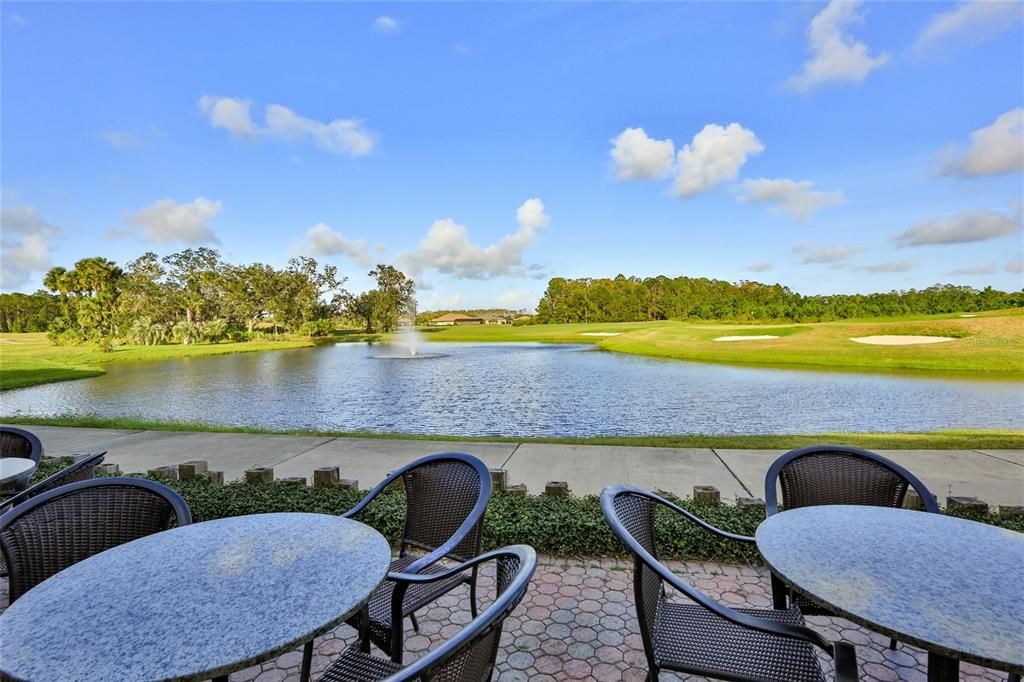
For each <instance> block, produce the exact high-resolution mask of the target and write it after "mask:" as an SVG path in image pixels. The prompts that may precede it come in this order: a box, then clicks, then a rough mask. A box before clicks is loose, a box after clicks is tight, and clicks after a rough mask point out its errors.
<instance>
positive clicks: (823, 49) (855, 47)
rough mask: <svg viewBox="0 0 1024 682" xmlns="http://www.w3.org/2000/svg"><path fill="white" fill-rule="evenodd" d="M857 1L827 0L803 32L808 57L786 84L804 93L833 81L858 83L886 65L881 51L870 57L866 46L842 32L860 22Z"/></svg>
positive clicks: (860, 16) (885, 57) (884, 56)
mask: <svg viewBox="0 0 1024 682" xmlns="http://www.w3.org/2000/svg"><path fill="white" fill-rule="evenodd" d="M859 7H860V0H831V1H830V2H829V3H828V6H827V7H825V9H823V10H822V11H821V12H820V13H819V14H818V15H817V16H815V17H814V18H813V19H812V20H811V25H810V26H809V27H808V29H807V42H808V46H809V47H810V51H811V56H810V58H809V59H808V60H807V61H806V62H804V68H803V71H802V72H801V73H799V74H797V75H794V76H790V77H789V78H788V79H787V81H786V84H787V85H788V86H789V87H790V88H792V89H794V90H797V91H800V92H806V91H807V90H810V89H811V88H813V87H815V86H816V85H820V84H822V83H828V82H833V81H845V82H853V83H860V82H862V81H863V80H864V79H865V78H867V76H868V74H869V73H871V72H872V71H874V70H875V69H877V68H879V67H882V66H885V65H886V64H887V63H888V62H889V55H888V54H887V53H885V52H880V53H879V54H877V55H875V56H872V55H871V54H870V53H869V51H868V46H867V45H865V44H864V43H862V42H859V41H857V40H856V39H855V38H854V37H853V36H851V35H850V34H849V33H848V32H846V30H845V29H846V28H847V27H848V26H849V25H851V24H858V23H861V22H863V21H864V15H863V14H861V13H860V12H858V9H859Z"/></svg>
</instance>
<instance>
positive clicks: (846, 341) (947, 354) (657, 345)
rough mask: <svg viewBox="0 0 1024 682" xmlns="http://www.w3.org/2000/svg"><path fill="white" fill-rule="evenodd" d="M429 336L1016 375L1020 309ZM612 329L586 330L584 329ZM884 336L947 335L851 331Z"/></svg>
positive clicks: (449, 331) (1021, 374)
mask: <svg viewBox="0 0 1024 682" xmlns="http://www.w3.org/2000/svg"><path fill="white" fill-rule="evenodd" d="M424 331H425V332H426V336H427V338H428V339H430V340H432V341H495V342H500V341H542V342H548V343H593V344H597V345H598V346H600V347H601V348H604V349H606V350H611V351H617V352H621V353H632V354H636V355H650V356H656V357H664V358H674V359H678V360H694V361H700V362H716V363H726V364H744V365H763V366H775V367H807V368H814V369H835V370H843V371H882V372H890V371H903V372H928V373H936V374H950V375H970V376H971V377H972V378H986V377H989V378H1000V379H1003V378H1005V379H1019V378H1024V311H1022V310H1007V311H994V312H989V313H979V314H978V315H977V316H976V317H969V318H965V317H961V316H960V315H934V316H922V317H916V318H899V319H896V320H881V321H880V320H853V321H843V322H823V323H814V324H792V325H779V324H774V325H737V324H723V323H703V322H698V323H693V322H676V321H665V322H630V323H609V324H553V325H530V326H523V327H506V326H497V325H495V326H468V325H467V326H459V327H432V328H428V329H426V330H424ZM602 333H607V334H617V336H591V335H589V334H602ZM761 334H765V335H774V336H779V337H780V338H778V339H770V340H759V341H755V340H752V341H731V342H721V341H715V340H714V339H715V338H716V337H719V336H743V335H761ZM885 334H901V335H903V334H914V335H923V336H951V337H955V338H956V340H955V341H949V342H946V343H940V344H930V345H914V346H870V345H864V344H860V343H855V342H853V341H851V340H850V339H851V338H852V337H860V336H873V335H885Z"/></svg>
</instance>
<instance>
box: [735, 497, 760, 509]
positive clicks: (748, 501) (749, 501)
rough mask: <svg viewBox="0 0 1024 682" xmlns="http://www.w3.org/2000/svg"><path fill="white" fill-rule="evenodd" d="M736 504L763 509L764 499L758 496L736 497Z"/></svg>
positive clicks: (747, 507)
mask: <svg viewBox="0 0 1024 682" xmlns="http://www.w3.org/2000/svg"><path fill="white" fill-rule="evenodd" d="M736 506H737V507H741V508H743V509H760V510H761V511H764V500H762V499H761V498H760V497H737V498H736Z"/></svg>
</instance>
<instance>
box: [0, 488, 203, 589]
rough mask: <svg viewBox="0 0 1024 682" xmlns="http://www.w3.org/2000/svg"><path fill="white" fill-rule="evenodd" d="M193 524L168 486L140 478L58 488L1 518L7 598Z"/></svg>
mask: <svg viewBox="0 0 1024 682" xmlns="http://www.w3.org/2000/svg"><path fill="white" fill-rule="evenodd" d="M172 518H174V519H176V520H177V523H178V525H179V526H183V525H186V524H188V523H191V522H192V514H191V513H190V512H189V509H188V505H187V504H186V503H185V500H183V499H182V498H181V496H180V495H178V493H176V492H174V491H173V490H171V489H170V488H168V487H167V486H164V485H161V484H159V483H155V482H153V481H148V480H145V479H140V478H127V477H116V478H96V479H92V480H87V481H79V482H77V483H71V484H69V485H62V486H60V487H58V488H54V489H53V490H50V491H48V492H45V493H42V494H41V495H37V496H36V497H33V498H32V499H30V500H28V501H27V502H25V503H24V504H20V505H18V506H17V507H15V508H13V509H11V510H10V511H8V512H6V513H4V514H3V515H0V552H2V553H3V557H4V560H5V561H6V562H7V568H8V571H9V575H10V583H9V589H10V600H11V602H14V600H15V599H17V598H18V597H20V596H21V595H23V594H24V593H25V592H27V591H28V590H30V589H32V587H34V586H35V585H38V584H39V583H41V582H42V581H44V580H46V579H47V578H49V577H50V576H51V575H53V574H55V573H57V572H59V571H62V570H64V569H65V568H67V567H68V566H71V565H72V564H75V563H78V562H79V561H82V560H83V559H87V558H88V557H90V556H92V555H93V554H98V553H99V552H102V551H103V550H106V549H110V548H111V547H116V546H117V545H121V544H124V543H126V542H130V541H131V540H135V539H137V538H141V537H144V536H146V535H151V534H153V533H157V532H159V531H162V530H166V529H167V528H169V527H170V525H171V519H172Z"/></svg>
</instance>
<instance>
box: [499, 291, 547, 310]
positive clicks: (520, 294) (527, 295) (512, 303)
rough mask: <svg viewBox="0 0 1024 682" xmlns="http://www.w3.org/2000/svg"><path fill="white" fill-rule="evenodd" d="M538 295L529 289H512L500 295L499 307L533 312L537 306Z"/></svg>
mask: <svg viewBox="0 0 1024 682" xmlns="http://www.w3.org/2000/svg"><path fill="white" fill-rule="evenodd" d="M537 300H538V297H537V294H536V293H534V292H532V291H530V290H528V289H510V290H508V291H505V292H503V293H501V294H499V295H498V299H497V301H498V305H499V306H500V307H502V308H512V309H513V310H527V309H529V310H532V309H533V308H535V307H536V306H537Z"/></svg>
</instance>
